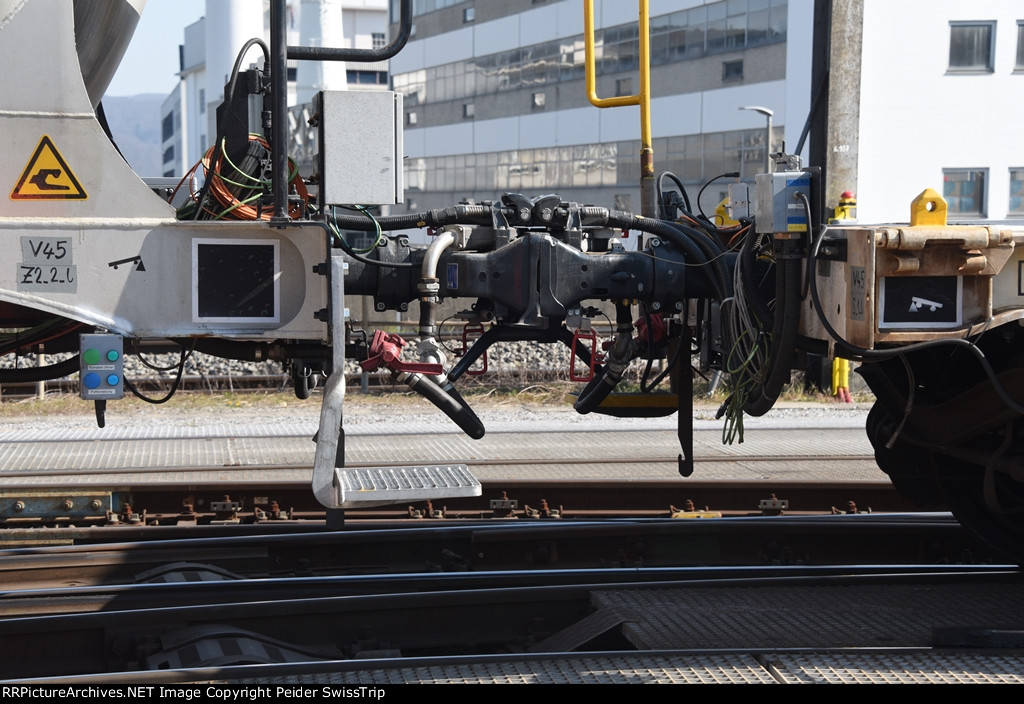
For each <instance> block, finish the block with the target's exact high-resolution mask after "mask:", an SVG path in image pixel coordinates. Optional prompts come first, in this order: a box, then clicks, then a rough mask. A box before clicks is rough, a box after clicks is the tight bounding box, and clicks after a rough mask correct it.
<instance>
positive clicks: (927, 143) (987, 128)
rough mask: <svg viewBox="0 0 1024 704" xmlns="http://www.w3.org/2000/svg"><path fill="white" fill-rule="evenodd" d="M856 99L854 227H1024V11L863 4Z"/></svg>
mask: <svg viewBox="0 0 1024 704" xmlns="http://www.w3.org/2000/svg"><path fill="white" fill-rule="evenodd" d="M860 94H861V101H860V103H861V109H860V113H861V116H860V135H859V145H860V154H859V169H858V172H859V177H858V180H857V186H856V191H857V194H858V211H859V212H858V215H859V219H860V220H861V221H864V222H876V221H883V220H893V219H895V220H899V221H906V220H907V219H908V218H909V217H910V209H909V202H910V200H911V199H913V198H914V197H915V196H916V195H917V194H919V193H920V192H921V190H922V189H924V188H925V187H931V188H934V189H935V190H937V191H939V192H940V193H942V194H943V195H944V196H945V198H946V200H947V201H948V202H949V207H950V211H951V213H956V217H957V218H958V219H963V218H971V217H974V218H979V217H980V218H988V219H992V220H1002V219H1006V218H1020V217H1024V132H1022V130H1021V115H1024V3H1020V2H1008V1H1007V0H972V2H960V1H958V0H900V2H886V0H866V2H865V3H864V40H863V55H862V61H861V80H860ZM952 217H953V216H951V218H952Z"/></svg>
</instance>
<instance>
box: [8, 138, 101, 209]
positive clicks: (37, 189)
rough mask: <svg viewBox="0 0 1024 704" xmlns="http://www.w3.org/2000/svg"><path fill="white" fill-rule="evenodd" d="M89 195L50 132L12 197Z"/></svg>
mask: <svg viewBox="0 0 1024 704" xmlns="http://www.w3.org/2000/svg"><path fill="white" fill-rule="evenodd" d="M88 197H89V196H88V194H86V192H85V189H84V188H82V184H81V183H79V182H78V179H77V178H75V174H74V173H72V171H71V169H70V168H69V167H68V164H67V162H66V161H64V157H62V156H61V155H60V152H59V151H57V147H55V146H54V144H53V141H52V140H51V139H50V138H49V137H48V136H47V135H43V138H42V139H41V140H39V146H37V147H36V151H35V153H34V154H32V158H31V159H29V160H28V164H27V165H26V166H25V170H24V171H23V172H22V174H21V178H19V179H18V185H17V186H15V187H14V190H13V191H11V199H12V200H41V199H46V200H85V199H86V198H88Z"/></svg>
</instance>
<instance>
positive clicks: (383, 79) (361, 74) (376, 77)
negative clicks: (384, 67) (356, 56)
mask: <svg viewBox="0 0 1024 704" xmlns="http://www.w3.org/2000/svg"><path fill="white" fill-rule="evenodd" d="M345 76H346V78H347V80H348V82H349V83H351V84H353V85H371V86H386V85H387V84H388V73H387V71H352V70H349V71H346V72H345Z"/></svg>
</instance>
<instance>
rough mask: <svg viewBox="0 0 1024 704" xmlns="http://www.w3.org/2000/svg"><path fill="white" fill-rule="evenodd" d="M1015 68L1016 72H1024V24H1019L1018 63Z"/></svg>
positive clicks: (1014, 65)
mask: <svg viewBox="0 0 1024 704" xmlns="http://www.w3.org/2000/svg"><path fill="white" fill-rule="evenodd" d="M1013 68H1014V70H1016V71H1024V22H1018V23H1017V61H1016V62H1015V63H1014V64H1013Z"/></svg>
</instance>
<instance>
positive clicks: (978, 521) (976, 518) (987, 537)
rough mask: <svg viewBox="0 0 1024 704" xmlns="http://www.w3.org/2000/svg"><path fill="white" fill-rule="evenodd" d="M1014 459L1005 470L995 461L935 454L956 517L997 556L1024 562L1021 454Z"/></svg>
mask: <svg viewBox="0 0 1024 704" xmlns="http://www.w3.org/2000/svg"><path fill="white" fill-rule="evenodd" d="M1018 436H1019V433H1018ZM996 455H997V456H996V459H997V460H998V459H999V456H998V452H997V453H996ZM1004 458H1005V456H1004ZM1014 459H1015V461H1014V462H1013V466H1012V467H1011V469H1010V470H1009V471H1008V470H1007V468H1006V465H1005V464H1002V465H1000V464H999V463H998V462H994V463H992V464H990V466H988V467H983V466H980V465H977V464H972V463H969V462H965V461H962V460H958V459H956V458H952V457H945V456H935V457H934V460H935V466H936V469H937V480H938V484H939V487H940V488H941V490H942V494H943V496H944V497H945V500H946V505H947V506H948V507H949V510H950V511H952V512H953V515H954V516H956V518H957V520H958V521H960V523H961V524H962V525H963V526H964V527H965V528H967V529H968V530H970V531H971V532H972V533H974V534H975V535H976V536H977V537H978V538H980V539H981V540H982V541H983V542H984V543H986V544H987V545H988V546H989V547H990V548H992V549H993V551H995V552H996V553H997V554H998V555H999V556H1001V557H1003V558H1005V559H1007V560H1009V561H1010V562H1013V563H1015V564H1019V565H1024V481H1022V467H1021V464H1022V461H1021V458H1020V456H1019V455H1018V456H1017V457H1016V458H1014Z"/></svg>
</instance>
